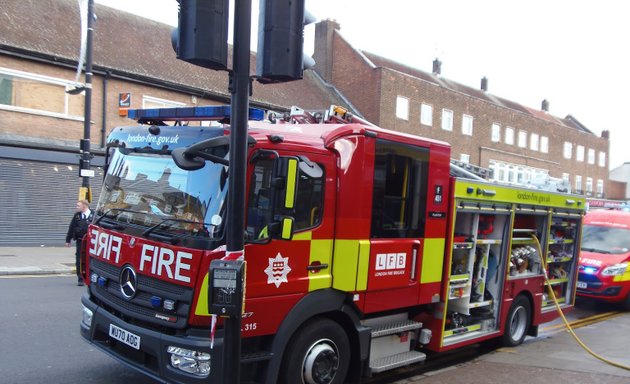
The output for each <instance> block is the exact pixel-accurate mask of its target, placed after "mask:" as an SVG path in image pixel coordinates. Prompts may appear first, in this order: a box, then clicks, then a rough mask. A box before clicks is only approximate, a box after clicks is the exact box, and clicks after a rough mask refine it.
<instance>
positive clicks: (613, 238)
mask: <svg viewBox="0 0 630 384" xmlns="http://www.w3.org/2000/svg"><path fill="white" fill-rule="evenodd" d="M582 250H583V251H588V252H597V253H604V254H606V253H610V254H621V253H628V251H630V230H629V229H626V228H614V227H604V226H599V225H585V226H584V231H583V232H582Z"/></svg>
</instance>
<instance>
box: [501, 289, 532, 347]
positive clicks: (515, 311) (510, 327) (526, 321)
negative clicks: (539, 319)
mask: <svg viewBox="0 0 630 384" xmlns="http://www.w3.org/2000/svg"><path fill="white" fill-rule="evenodd" d="M531 312H532V310H531V305H530V304H529V300H527V298H526V297H525V296H517V297H516V299H514V302H513V303H512V306H511V307H510V312H509V313H508V315H507V319H506V323H505V333H504V334H503V345H505V346H506V347H514V346H517V345H519V344H521V343H522V342H523V340H525V336H527V331H528V330H529V325H530V319H531Z"/></svg>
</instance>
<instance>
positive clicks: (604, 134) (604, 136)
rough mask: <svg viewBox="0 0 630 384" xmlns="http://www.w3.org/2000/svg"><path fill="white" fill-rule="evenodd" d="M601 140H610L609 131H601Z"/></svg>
mask: <svg viewBox="0 0 630 384" xmlns="http://www.w3.org/2000/svg"><path fill="white" fill-rule="evenodd" d="M602 139H606V140H608V139H610V131H609V130H607V129H605V130H603V131H602Z"/></svg>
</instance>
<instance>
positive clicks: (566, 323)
mask: <svg viewBox="0 0 630 384" xmlns="http://www.w3.org/2000/svg"><path fill="white" fill-rule="evenodd" d="M531 236H532V238H533V239H534V241H535V242H536V245H537V246H538V250H539V255H540V259H541V260H542V257H543V254H542V252H541V251H542V249H541V246H540V242H539V241H538V238H537V237H536V235H534V234H532V235H531ZM546 264H547V263H546V262H543V263H542V265H543V273H544V276H545V281H546V282H547V289H548V290H549V295H550V296H551V299H552V300H553V303H554V304H555V306H556V309H557V310H558V313H559V314H560V317H561V318H562V321H564V325H565V326H566V327H567V331H569V333H570V334H571V336H573V338H574V339H575V341H577V343H578V344H579V345H580V346H581V347H582V348H583V349H584V350H585V351H586V352H588V353H589V354H590V355H591V356H593V357H594V358H596V359H598V360H600V361H603V362H604V363H606V364H609V365H612V366H613V367H617V368H621V369H625V370H626V371H630V366H628V365H624V364H621V363H617V362H615V361H612V360H609V359H607V358H605V357H604V356H601V355H599V354H597V353H595V352H594V351H593V350H592V349H590V348H589V347H588V346H587V345H586V344H584V342H583V341H582V340H581V339H580V338H579V337H578V335H576V334H575V332H574V331H573V328H572V327H571V324H569V321H568V320H567V318H566V317H565V316H564V312H562V308H560V303H558V299H557V298H556V294H555V293H554V292H553V289H552V288H551V282H550V281H549V277H548V276H547V265H546Z"/></svg>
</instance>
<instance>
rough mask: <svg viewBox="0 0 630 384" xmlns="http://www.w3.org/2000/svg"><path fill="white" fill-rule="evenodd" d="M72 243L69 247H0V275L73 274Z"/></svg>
mask: <svg viewBox="0 0 630 384" xmlns="http://www.w3.org/2000/svg"><path fill="white" fill-rule="evenodd" d="M75 250H76V248H75V246H74V244H72V245H71V246H70V247H0V276H6V275H74V274H75V270H76V268H75V260H74V252H75Z"/></svg>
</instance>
